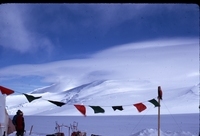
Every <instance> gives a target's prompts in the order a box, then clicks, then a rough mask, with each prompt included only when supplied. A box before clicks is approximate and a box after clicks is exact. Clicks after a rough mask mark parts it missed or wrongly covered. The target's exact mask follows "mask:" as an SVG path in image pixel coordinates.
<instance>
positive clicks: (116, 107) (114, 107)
mask: <svg viewBox="0 0 200 136" xmlns="http://www.w3.org/2000/svg"><path fill="white" fill-rule="evenodd" d="M112 108H113V110H114V111H115V110H120V111H122V110H124V109H123V107H122V106H112Z"/></svg>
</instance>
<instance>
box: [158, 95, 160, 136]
mask: <svg viewBox="0 0 200 136" xmlns="http://www.w3.org/2000/svg"><path fill="white" fill-rule="evenodd" d="M158 103H159V105H160V98H159V97H158ZM158 136H160V106H158Z"/></svg>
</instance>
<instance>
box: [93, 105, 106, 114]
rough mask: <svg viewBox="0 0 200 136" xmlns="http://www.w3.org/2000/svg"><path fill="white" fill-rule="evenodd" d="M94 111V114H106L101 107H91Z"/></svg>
mask: <svg viewBox="0 0 200 136" xmlns="http://www.w3.org/2000/svg"><path fill="white" fill-rule="evenodd" d="M90 107H91V108H92V109H93V110H94V113H104V112H105V110H104V109H102V108H101V107H100V106H90Z"/></svg>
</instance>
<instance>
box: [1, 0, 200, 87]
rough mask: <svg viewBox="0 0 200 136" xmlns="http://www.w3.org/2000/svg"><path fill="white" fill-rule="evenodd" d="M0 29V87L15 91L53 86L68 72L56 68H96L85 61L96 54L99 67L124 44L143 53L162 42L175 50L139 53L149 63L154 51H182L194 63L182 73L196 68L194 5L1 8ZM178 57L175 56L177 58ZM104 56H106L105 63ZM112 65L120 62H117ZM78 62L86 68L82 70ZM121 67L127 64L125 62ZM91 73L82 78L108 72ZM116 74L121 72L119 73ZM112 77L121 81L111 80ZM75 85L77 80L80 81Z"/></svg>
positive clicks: (3, 5) (6, 6) (197, 15)
mask: <svg viewBox="0 0 200 136" xmlns="http://www.w3.org/2000/svg"><path fill="white" fill-rule="evenodd" d="M0 30H1V31H0V58H1V59H0V76H1V78H0V83H1V84H2V85H4V86H7V87H8V86H10V88H13V89H16V90H18V91H20V90H21V91H31V90H32V89H35V88H37V87H41V86H44V85H46V84H51V83H54V82H57V80H55V78H56V79H59V81H60V80H62V79H63V78H64V77H63V76H64V75H65V74H66V77H67V74H68V73H65V74H61V73H59V70H60V69H66V70H64V71H65V72H66V71H67V70H68V69H69V71H71V70H74V71H75V70H76V69H77V71H81V70H82V69H84V70H85V68H86V66H88V67H92V66H94V65H96V64H95V63H97V61H99V60H98V59H97V60H94V61H92V62H91V64H90V63H89V62H88V60H90V59H92V58H96V57H97V58H99V57H98V55H100V56H101V59H102V58H104V61H102V62H105V60H108V59H110V58H111V57H112V56H113V55H115V53H113V51H114V52H115V50H118V49H122V50H123V48H125V47H127V48H129V46H130V45H131V48H133V47H134V48H143V49H144V48H146V47H149V46H151V45H149V44H147V43H148V42H150V43H154V45H152V46H158V47H162V46H163V43H164V44H165V43H169V44H170V46H172V45H179V47H174V46H173V47H174V48H171V47H168V48H167V49H166V50H165V48H162V49H157V48H156V47H154V48H152V49H149V48H148V49H147V50H148V51H145V49H144V50H143V51H141V54H143V55H144V56H145V54H146V53H147V52H148V53H147V54H151V55H150V57H148V58H151V57H152V56H153V55H154V53H155V52H156V53H158V52H157V51H156V50H159V52H160V51H162V50H165V51H163V52H166V57H168V56H171V55H172V56H173V52H174V51H178V50H179V49H181V50H182V49H185V50H183V52H185V51H188V52H185V53H186V54H188V57H187V58H185V59H189V60H191V59H194V60H195V61H194V62H193V63H194V64H193V63H192V65H194V67H192V68H189V66H188V67H187V68H188V70H191V71H192V69H194V72H193V73H195V72H196V70H197V69H198V65H196V62H198V58H199V57H198V54H199V50H198V44H199V7H198V5H195V4H2V5H0ZM171 40H172V41H171ZM136 43H140V44H136ZM141 43H144V44H141ZM139 45H140V46H139ZM144 45H145V46H144ZM167 45H168V44H167ZM167 45H165V46H167ZM180 46H181V47H180ZM183 46H184V47H183ZM155 48H156V49H155ZM110 50H111V52H108V53H107V51H110ZM124 50H125V49H124ZM144 51H145V54H144ZM167 51H168V52H167ZM102 52H103V54H101V53H102ZM135 52H137V53H136V54H138V56H140V55H141V54H140V53H139V52H140V51H138V50H137V51H136V50H134V51H133V52H132V53H130V54H132V55H133V54H135ZM183 52H181V51H179V53H181V54H183ZM104 53H105V54H104ZM111 53H113V55H112V54H111ZM126 53H127V52H126ZM126 53H125V54H124V55H126ZM171 53H172V54H171ZM179 53H177V52H175V53H174V54H177V55H178V54H179ZM107 54H109V56H108V57H107V58H105V57H104V56H106V55H107ZM117 55H119V54H117ZM124 55H122V56H124ZM144 56H143V57H144ZM155 56H156V55H155ZM164 56H165V55H164ZM174 57H175V58H176V56H174ZM121 58H123V57H121ZM125 58H126V57H125ZM127 58H130V56H128V57H127ZM127 58H126V60H127ZM183 58H184V57H183ZM140 59H141V58H137V59H136V60H140ZM157 59H158V60H159V58H158V57H152V60H153V61H154V62H156V61H157ZM163 59H164V58H163ZM85 60H87V61H85ZM152 60H151V61H152ZM172 60H173V59H172ZM72 61H73V63H72ZM74 61H77V62H74ZM121 61H124V60H121ZM181 61H183V62H184V61H185V60H184V59H183V60H181ZM62 62H63V63H62ZM106 62H107V61H106ZM111 62H113V60H111ZM116 62H120V58H118V60H117V61H116ZM142 62H143V61H142ZM144 62H145V61H144ZM83 63H84V64H86V63H88V64H90V65H86V66H85V65H84V66H83ZM63 64H66V65H67V66H63V67H62V68H61V67H59V70H58V69H52V71H51V70H49V73H48V72H47V71H48V69H50V68H49V67H55V65H57V66H62V65H63ZM107 64H110V62H107ZM127 64H128V65H130V63H128V62H127ZM143 64H144V63H143ZM143 64H141V65H143ZM170 64H172V62H170ZM74 65H75V66H74ZM70 66H71V67H70ZM101 66H102V65H101ZM38 67H39V68H38ZM46 67H48V68H46ZM43 68H44V70H43V72H41V69H43ZM80 69H81V70H80ZM86 69H87V68H86ZM94 69H95V70H94ZM94 69H93V70H91V71H90V72H88V73H87V74H86V75H87V76H86V77H87V79H88V75H90V77H91V75H92V74H94V73H95V74H94V75H95V76H96V73H98V75H99V73H101V75H108V73H109V72H108V71H107V70H106V69H104V70H103V71H102V69H100V70H96V68H94ZM121 69H122V71H124V68H121ZM34 70H35V72H33V71H34ZM20 71H22V73H21V72H20ZM27 71H28V72H27ZM77 71H75V72H74V73H77ZM23 72H24V73H23ZM25 73H26V74H25ZM58 73H59V74H58ZM81 73H82V74H83V75H84V73H83V72H81ZM91 73H92V74H91ZM150 73H151V71H150ZM121 75H126V74H124V73H122V74H121ZM84 76H85V75H84ZM72 77H77V78H78V77H79V76H78V75H76V76H72V75H71V76H70V78H64V79H65V81H66V82H68V81H70V82H71V81H72ZM117 77H121V76H116V77H113V78H117ZM77 78H76V79H77ZM104 78H105V77H104ZM104 78H103V79H104ZM124 78H126V77H124ZM127 78H128V77H127ZM53 79H54V80H53ZM76 79H73V83H72V84H70V86H73V85H77V84H79V83H80V82H77V80H76ZM78 79H79V78H78ZM106 79H109V78H108V77H106ZM79 80H81V81H83V79H82V78H80V79H79ZM84 80H85V79H84ZM91 80H93V79H91ZM87 81H88V80H85V82H87ZM88 82H89V81H88ZM81 83H82V82H81Z"/></svg>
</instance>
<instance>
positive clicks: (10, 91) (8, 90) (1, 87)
mask: <svg viewBox="0 0 200 136" xmlns="http://www.w3.org/2000/svg"><path fill="white" fill-rule="evenodd" d="M0 91H1V93H2V94H6V95H10V94H12V93H14V91H13V90H11V89H8V88H5V87H3V86H0Z"/></svg>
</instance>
